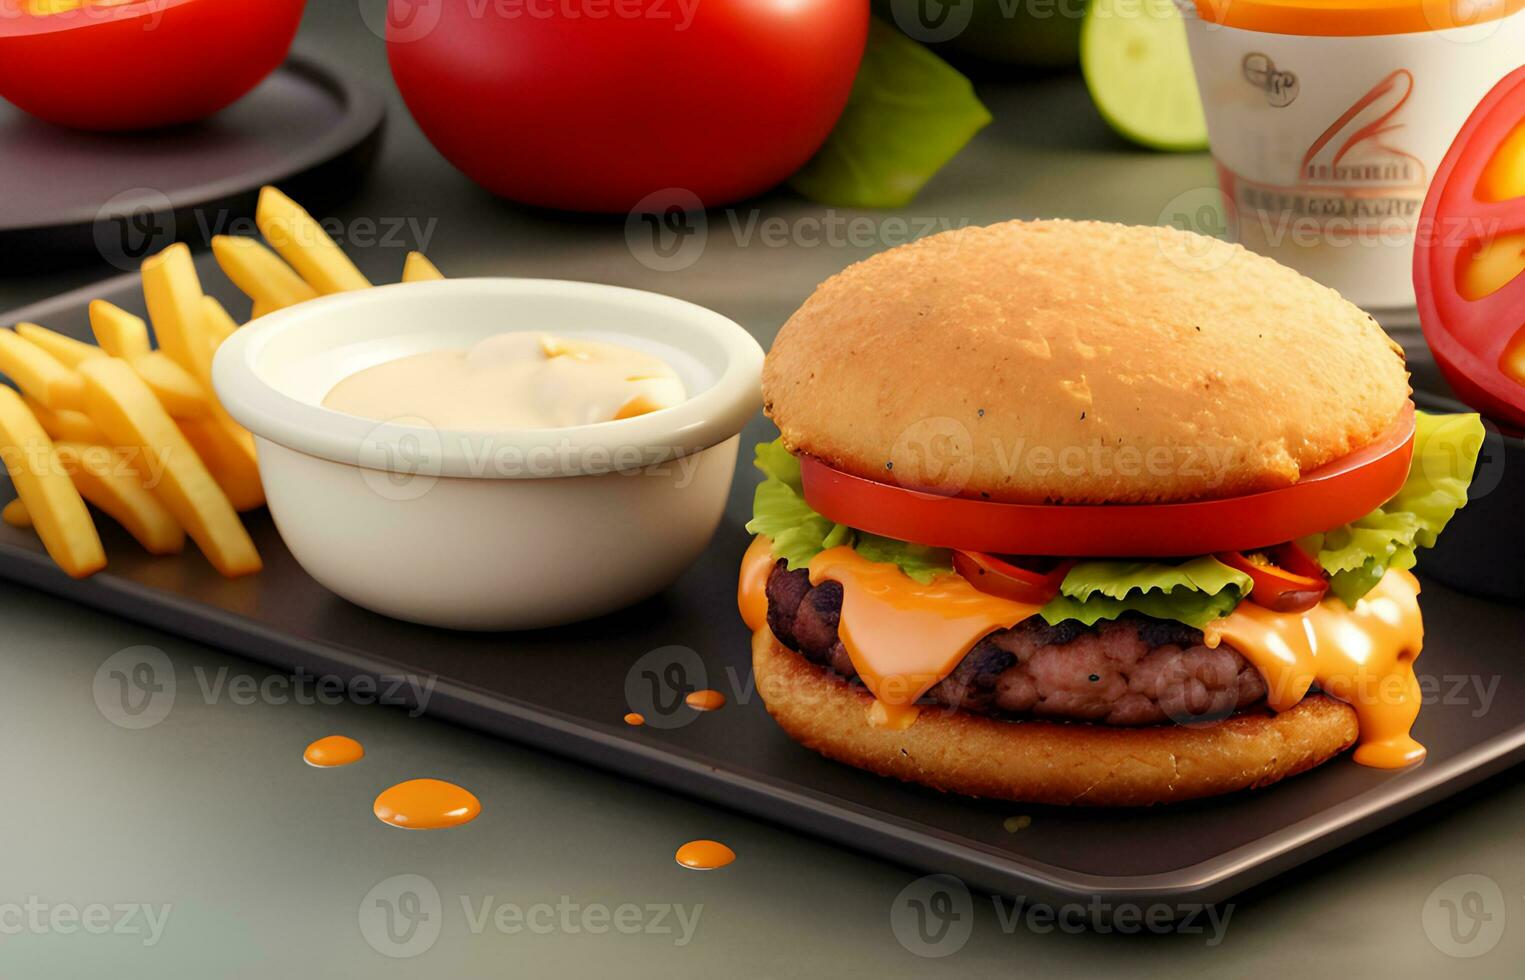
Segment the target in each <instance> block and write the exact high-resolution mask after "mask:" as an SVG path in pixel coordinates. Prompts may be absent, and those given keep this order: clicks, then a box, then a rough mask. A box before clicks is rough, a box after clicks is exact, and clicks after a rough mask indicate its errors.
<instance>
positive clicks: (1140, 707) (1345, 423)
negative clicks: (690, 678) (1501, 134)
mask: <svg viewBox="0 0 1525 980" xmlns="http://www.w3.org/2000/svg"><path fill="white" fill-rule="evenodd" d="M1409 395H1410V388H1409V380H1408V372H1407V370H1406V367H1405V363H1404V357H1403V351H1402V349H1401V348H1400V347H1399V346H1398V345H1396V344H1395V343H1393V342H1392V341H1391V340H1390V339H1389V338H1388V337H1387V335H1386V334H1385V333H1384V332H1383V331H1382V329H1381V328H1380V327H1379V326H1378V325H1377V324H1376V322H1375V321H1373V320H1372V318H1371V317H1370V316H1368V315H1367V314H1365V313H1363V312H1362V311H1361V310H1359V309H1358V308H1357V307H1355V306H1353V305H1352V304H1350V303H1348V302H1346V301H1345V300H1344V299H1342V298H1341V297H1340V296H1339V295H1338V294H1336V293H1335V292H1333V291H1332V290H1330V289H1327V288H1325V287H1323V286H1321V285H1318V284H1317V283H1315V282H1313V281H1311V280H1309V279H1306V278H1304V277H1302V276H1301V275H1299V274H1297V273H1296V272H1293V271H1292V270H1290V269H1287V268H1285V267H1283V266H1281V265H1279V264H1277V263H1276V262H1274V261H1272V260H1270V259H1267V258H1264V257H1262V256H1259V255H1255V254H1253V253H1251V252H1248V251H1245V250H1244V249H1242V248H1240V247H1238V246H1234V245H1228V244H1225V243H1221V242H1218V241H1217V240H1214V239H1208V238H1204V237H1202V236H1198V235H1194V234H1191V233H1189V232H1184V231H1179V230H1175V229H1168V228H1136V227H1124V226H1119V225H1112V224H1103V223H1096V222H1071V221H1031V222H1025V221H1014V222H1008V223H1005V224H999V225H994V226H991V227H985V228H967V229H961V230H958V231H951V232H946V233H943V234H939V235H935V236H932V237H929V238H925V239H921V240H919V241H917V242H914V243H912V244H909V245H905V246H902V247H899V248H895V249H892V250H890V251H887V252H884V253H881V254H878V255H876V256H874V257H872V258H870V259H868V260H867V261H864V262H861V263H859V264H857V265H854V266H852V267H850V268H848V269H847V270H845V271H844V272H842V273H840V274H839V275H837V276H834V277H833V278H831V279H829V280H828V281H827V282H825V283H824V284H822V285H821V286H820V287H819V288H818V289H817V290H816V291H815V293H814V294H813V295H812V296H811V297H810V298H809V299H808V300H807V301H806V302H805V304H804V305H803V306H802V307H801V308H800V309H799V311H798V312H796V313H795V314H794V315H793V316H792V317H791V318H790V319H789V321H788V322H787V323H786V324H785V325H784V326H783V328H782V329H781V330H780V332H779V334H778V337H777V339H776V340H775V342H774V344H773V347H772V350H771V351H770V353H769V354H768V357H767V361H766V363H765V367H764V370H763V400H764V410H765V412H766V414H767V415H768V416H769V418H771V419H772V420H773V422H774V423H775V424H776V425H777V427H778V430H779V438H778V439H777V440H776V441H773V442H769V443H764V444H762V445H760V446H758V447H757V453H756V465H757V468H758V469H759V470H760V471H761V472H762V474H763V476H764V479H763V481H762V483H761V484H760V485H759V486H758V488H757V492H756V497H755V502H754V515H753V519H752V521H751V522H750V523H749V524H748V530H749V531H750V532H752V533H753V534H754V535H756V537H755V539H754V541H753V542H752V544H751V546H750V548H749V549H748V551H747V554H746V557H745V559H744V560H743V566H742V569H741V578H740V584H739V590H738V600H739V605H740V609H741V614H742V617H743V619H744V620H745V621H746V623H747V625H748V627H749V628H750V629H751V630H752V631H753V640H752V657H753V667H754V671H755V675H756V679H757V684H758V691H759V693H760V695H761V696H762V698H763V700H764V702H765V703H766V705H767V709H768V711H769V712H770V714H771V715H772V716H773V718H774V719H775V720H776V721H777V723H778V724H779V725H780V726H781V727H782V728H783V730H784V731H785V732H786V733H787V734H788V735H789V736H791V737H792V738H793V739H795V740H796V741H798V742H800V743H802V744H803V745H805V746H807V747H809V748H811V749H814V750H815V751H817V752H820V753H822V754H823V755H826V756H828V757H830V758H832V759H836V760H838V761H840V762H844V763H847V764H849V765H853V766H858V767H860V768H863V769H867V770H870V771H873V772H876V773H879V774H881V775H884V776H890V777H896V778H899V779H902V780H906V781H909V782H913V783H919V784H922V785H924V786H928V787H932V788H934V789H938V790H943V791H948V792H953V793H961V794H967V795H971V796H981V797H991V798H999V799H1005V800H1015V801H1027V802H1037V803H1052V804H1077V805H1098V806H1104V805H1145V804H1155V803H1165V802H1171V801H1178V800H1185V799H1191V798H1195V797H1202V796H1208V795H1213V794H1220V793H1228V792H1234V791H1238V790H1245V789H1250V788H1254V787H1261V786H1266V785H1269V784H1271V783H1275V782H1277V781H1278V780H1281V779H1283V778H1285V777H1287V776H1290V775H1293V774H1295V773H1298V772H1302V771H1304V770H1307V769H1310V768H1312V767H1314V766H1317V765H1319V764H1321V763H1323V762H1325V761H1327V760H1329V759H1331V758H1332V757H1334V756H1336V755H1338V754H1340V753H1342V752H1344V751H1345V750H1347V749H1349V748H1351V747H1352V746H1355V747H1356V751H1355V755H1354V758H1355V761H1356V762H1358V763H1361V764H1365V765H1371V766H1377V767H1383V768H1399V767H1403V766H1408V765H1413V764H1415V763H1417V762H1418V761H1420V760H1421V759H1422V758H1423V756H1424V749H1423V747H1422V746H1420V745H1419V743H1418V742H1416V741H1415V740H1414V739H1413V737H1412V736H1411V734H1410V728H1411V726H1412V725H1413V722H1414V719H1415V717H1416V716H1417V714H1418V711H1419V707H1420V700H1421V698H1420V689H1419V684H1418V681H1417V679H1416V677H1415V675H1414V658H1415V657H1417V656H1418V654H1419V652H1420V648H1421V645H1422V640H1423V626H1422V622H1421V618H1420V613H1419V604H1418V600H1417V597H1418V593H1419V585H1418V582H1417V580H1416V579H1415V578H1414V576H1413V575H1412V574H1411V573H1410V571H1409V570H1410V569H1411V568H1412V567H1413V566H1414V564H1415V561H1416V552H1417V551H1418V550H1419V549H1421V548H1424V547H1429V546H1432V545H1433V544H1434V543H1435V537H1436V535H1438V534H1439V533H1440V532H1441V530H1442V529H1443V528H1444V527H1445V525H1446V523H1447V522H1448V521H1449V520H1450V519H1451V516H1452V515H1453V514H1454V513H1455V511H1456V510H1457V509H1458V508H1460V507H1461V506H1462V505H1463V504H1464V503H1465V501H1466V496H1467V485H1468V482H1469V481H1470V479H1471V476H1472V471H1473V469H1474V467H1475V463H1476V458H1477V453H1478V451H1479V448H1480V445H1481V440H1482V434H1483V433H1482V428H1481V424H1480V422H1479V421H1478V419H1477V417H1476V416H1472V415H1466V416H1440V417H1437V416H1428V415H1425V414H1423V413H1416V412H1415V411H1414V408H1413V405H1412V403H1411V402H1410V400H1409Z"/></svg>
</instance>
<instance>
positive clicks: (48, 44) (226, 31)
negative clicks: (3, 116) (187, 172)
mask: <svg viewBox="0 0 1525 980" xmlns="http://www.w3.org/2000/svg"><path fill="white" fill-rule="evenodd" d="M306 2H307V0H78V2H76V0H0V97H3V98H5V99H6V100H7V101H9V102H11V103H13V104H15V105H16V106H17V108H20V109H22V110H24V111H26V112H28V113H31V114H32V115H34V116H37V117H39V118H41V119H46V120H48V121H49V122H54V123H58V124H59V125H61V126H70V127H73V128H76V129H92V130H131V129H151V128H154V127H157V126H169V125H173V124H176V123H186V122H194V121H195V120H197V119H204V118H206V117H207V116H210V115H211V114H212V113H214V112H216V111H218V110H219V109H222V108H224V107H226V106H228V105H230V104H232V103H233V102H234V101H236V100H238V99H239V98H241V97H242V96H244V95H245V94H247V93H248V92H249V90H250V89H252V88H254V86H256V85H258V84H259V83H260V82H261V81H263V80H264V78H265V76H267V75H269V74H270V73H271V72H272V71H274V70H275V69H276V68H277V67H278V66H279V65H280V63H281V62H282V61H284V60H285V59H286V52H287V50H288V49H289V48H290V47H291V41H292V39H293V38H294V37H295V36H296V32H297V25H298V24H299V23H300V22H301V20H302V9H303V7H305V6H306Z"/></svg>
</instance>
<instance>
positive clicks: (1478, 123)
mask: <svg viewBox="0 0 1525 980" xmlns="http://www.w3.org/2000/svg"><path fill="white" fill-rule="evenodd" d="M1522 124H1525V68H1521V69H1519V70H1518V71H1515V72H1514V73H1512V74H1510V75H1508V76H1507V77H1505V79H1504V80H1503V81H1502V82H1500V83H1499V84H1498V86H1497V87H1496V88H1494V90H1493V91H1492V92H1490V93H1488V95H1487V96H1486V97H1485V98H1484V99H1483V101H1482V102H1481V103H1480V104H1479V105H1478V107H1477V108H1476V109H1475V110H1474V111H1473V113H1472V115H1471V117H1470V118H1468V119H1467V122H1466V125H1464V126H1462V128H1461V132H1460V133H1459V134H1458V135H1457V137H1456V139H1455V141H1454V142H1452V144H1451V149H1450V151H1449V152H1448V153H1446V156H1445V159H1444V160H1443V161H1441V164H1440V168H1439V169H1438V170H1436V171H1435V179H1434V181H1433V182H1432V183H1431V185H1430V192H1429V194H1428V195H1427V196H1426V198H1425V202H1424V210H1423V212H1421V219H1420V225H1419V228H1420V235H1419V238H1418V241H1417V242H1416V244H1415V248H1414V289H1415V292H1416V293H1417V294H1418V297H1419V319H1420V322H1421V323H1422V324H1423V326H1424V339H1425V340H1426V341H1428V342H1429V345H1430V349H1431V350H1432V351H1434V352H1435V362H1436V363H1437V364H1438V365H1439V366H1440V369H1441V372H1442V373H1444V374H1445V377H1446V380H1447V381H1448V382H1450V385H1451V387H1452V388H1454V389H1456V393H1457V394H1458V395H1459V396H1460V397H1461V399H1462V401H1464V402H1466V403H1467V404H1469V405H1471V406H1472V407H1474V408H1476V409H1478V410H1479V411H1481V412H1482V413H1483V414H1484V415H1487V416H1489V417H1490V418H1494V419H1497V420H1498V421H1500V422H1504V423H1507V424H1509V425H1512V426H1515V427H1517V428H1525V381H1522V380H1521V378H1520V377H1518V376H1511V372H1510V371H1508V370H1506V369H1505V366H1504V364H1505V361H1506V358H1507V359H1509V360H1511V361H1512V360H1513V359H1514V357H1515V356H1525V355H1522V354H1521V353H1520V351H1519V349H1518V347H1517V345H1518V344H1520V343H1521V341H1522V340H1525V336H1522V335H1525V276H1517V277H1516V278H1515V279H1514V280H1513V281H1512V282H1510V283H1509V284H1508V285H1505V286H1504V287H1503V288H1502V289H1499V290H1497V291H1495V292H1493V293H1491V294H1490V295H1487V296H1484V297H1481V298H1479V299H1472V300H1468V299H1466V298H1465V297H1463V295H1462V291H1461V288H1460V286H1459V283H1458V277H1459V275H1460V274H1461V271H1462V270H1463V269H1464V267H1465V264H1466V263H1469V262H1471V261H1472V257H1473V256H1474V255H1475V254H1476V253H1477V251H1478V248H1479V246H1480V245H1483V244H1487V243H1489V242H1493V241H1496V240H1497V239H1499V238H1503V237H1505V236H1510V235H1519V234H1525V196H1518V197H1513V198H1510V199H1506V200H1496V199H1491V198H1496V197H1497V196H1498V195H1497V194H1496V193H1490V192H1488V189H1486V188H1485V187H1484V177H1485V174H1487V172H1488V171H1489V169H1490V168H1489V164H1490V163H1491V162H1492V161H1493V159H1494V157H1495V155H1496V154H1497V153H1498V152H1499V149H1500V147H1501V146H1503V145H1504V144H1505V143H1506V141H1508V140H1509V139H1510V137H1511V134H1513V133H1514V132H1515V131H1516V130H1517V129H1518V127H1520V126H1521V125H1522Z"/></svg>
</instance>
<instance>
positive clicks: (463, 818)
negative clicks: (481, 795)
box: [374, 779, 482, 830]
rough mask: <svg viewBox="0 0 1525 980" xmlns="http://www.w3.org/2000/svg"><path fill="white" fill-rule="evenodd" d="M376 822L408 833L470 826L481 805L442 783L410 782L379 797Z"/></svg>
mask: <svg viewBox="0 0 1525 980" xmlns="http://www.w3.org/2000/svg"><path fill="white" fill-rule="evenodd" d="M374 810H375V813H376V819H377V820H380V821H381V822H382V823H387V824H391V825H392V826H394V827H402V828H405V829H407V830H438V829H439V828H441V827H459V826H460V825H461V824H463V823H470V822H471V821H472V820H475V819H476V818H477V815H478V814H480V813H481V812H482V803H481V801H480V800H478V799H477V798H476V797H475V796H473V795H472V794H471V793H470V792H469V791H467V790H465V789H462V788H461V787H459V786H457V785H455V784H454V783H447V782H445V781H444V780H443V779H410V780H408V781H407V782H403V783H398V784H397V785H396V786H393V787H390V788H389V789H384V790H382V791H381V795H380V796H378V797H376V805H375V807H374Z"/></svg>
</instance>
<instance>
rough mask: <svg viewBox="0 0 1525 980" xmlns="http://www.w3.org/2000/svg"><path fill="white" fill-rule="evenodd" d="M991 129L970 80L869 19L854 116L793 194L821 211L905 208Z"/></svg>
mask: <svg viewBox="0 0 1525 980" xmlns="http://www.w3.org/2000/svg"><path fill="white" fill-rule="evenodd" d="M989 122H990V113H989V112H988V111H987V110H986V109H985V107H984V106H983V105H982V104H981V103H980V100H979V99H978V98H976V97H975V94H974V87H973V86H972V85H970V84H969V80H968V79H967V78H965V77H964V76H963V75H960V74H959V73H958V72H957V71H954V70H953V69H952V68H951V67H949V66H948V64H947V62H945V61H943V60H942V59H941V58H939V57H937V56H936V55H934V54H933V53H932V52H930V51H928V50H927V49H926V48H924V47H922V46H921V45H920V44H917V43H916V42H915V41H912V40H911V39H910V38H908V37H906V36H905V35H903V34H901V33H900V32H898V31H896V30H895V29H894V28H892V27H890V26H889V25H887V24H885V23H883V22H882V21H880V20H879V19H878V18H870V21H869V32H868V48H867V49H866V50H865V51H864V53H863V63H862V65H861V66H860V67H859V68H858V77H857V79H856V80H855V81H854V82H853V89H852V94H851V95H850V96H849V97H848V100H847V108H846V109H844V110H843V112H842V117H841V118H840V119H838V120H837V125H836V127H835V128H834V129H833V130H832V131H831V135H830V136H829V137H827V139H826V144H825V145H824V146H822V147H821V149H820V150H819V151H818V152H817V153H816V155H815V156H814V157H812V158H811V160H810V162H808V163H806V164H805V166H804V167H803V168H801V169H800V171H799V172H798V173H796V174H795V175H794V176H793V177H792V178H790V180H789V186H790V187H792V188H794V189H795V190H796V191H798V192H799V193H801V194H803V195H805V196H806V197H808V198H810V199H811V200H813V201H816V202H819V203H821V204H829V205H834V206H838V207H858V208H896V207H902V206H904V205H906V204H909V203H910V202H911V201H912V199H914V198H915V197H916V195H917V193H918V192H919V191H920V190H921V188H922V187H923V186H924V185H925V184H926V182H927V181H928V180H931V179H932V175H933V174H935V173H937V171H939V170H941V169H942V168H943V165H944V164H946V163H947V162H948V161H949V160H951V159H953V158H954V157H955V156H957V155H958V152H959V151H960V150H962V149H963V148H964V145H965V144H966V143H968V142H969V140H970V139H972V138H973V137H974V134H975V133H978V132H979V131H980V130H981V129H984V128H985V126H986V125H987V124H989Z"/></svg>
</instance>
